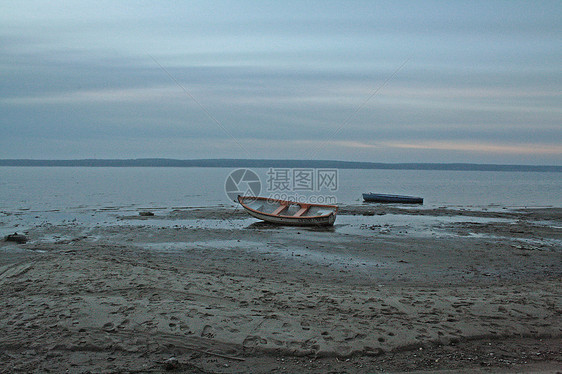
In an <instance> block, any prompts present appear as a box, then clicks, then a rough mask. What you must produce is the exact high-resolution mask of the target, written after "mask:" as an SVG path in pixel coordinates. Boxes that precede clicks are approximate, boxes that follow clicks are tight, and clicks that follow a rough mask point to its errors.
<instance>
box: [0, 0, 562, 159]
mask: <svg viewBox="0 0 562 374" xmlns="http://www.w3.org/2000/svg"><path fill="white" fill-rule="evenodd" d="M561 14H562V2H560V1H539V2H532V1H423V2H422V1H394V0H392V1H302V0H298V1H283V2H281V1H212V2H211V1H185V2H154V1H145V2H143V1H106V2H104V1H96V2H92V1H87V2H86V1H68V2H52V1H4V2H3V3H2V12H1V13H0V45H1V47H0V89H1V92H0V113H1V117H0V132H1V136H0V158H54V159H67V158H143V157H166V158H180V159H191V158H276V159H279V158H289V159H304V158H311V159H337V160H357V161H374V162H476V163H513V164H554V165H561V164H562V97H561V87H562V79H561V78H562V66H561V63H560V61H562V42H561V41H562V19H561V18H560V15H561Z"/></svg>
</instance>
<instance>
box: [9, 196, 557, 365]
mask: <svg viewBox="0 0 562 374" xmlns="http://www.w3.org/2000/svg"><path fill="white" fill-rule="evenodd" d="M81 214H82V213H81ZM24 216H25V214H24V213H21V212H20V213H17V214H16V213H14V212H2V216H0V225H1V227H2V228H3V230H4V231H7V230H10V231H12V229H14V228H15V229H18V230H19V231H22V232H23V233H25V235H26V236H27V237H28V238H29V241H28V242H27V243H25V244H14V243H12V242H1V243H0V293H1V295H2V297H1V298H0V372H2V373H4V372H5V373H12V372H38V373H39V372H41V373H42V372H65V371H68V372H73V373H85V372H135V373H138V372H141V373H144V372H146V373H152V372H164V371H169V370H176V371H177V372H193V373H243V372H252V373H269V372H280V373H283V372H288V373H296V372H306V373H329V372H338V373H340V372H344V373H372V372H436V371H437V372H544V373H550V372H552V373H556V372H557V370H560V367H561V365H562V351H561V348H560V347H561V346H562V339H561V336H562V322H561V311H562V296H561V293H560V289H561V286H562V284H561V283H562V282H561V279H562V277H561V276H562V209H558V208H541V209H523V208H521V209H497V210H495V211H482V210H475V211H471V210H464V209H447V208H443V209H428V210H424V209H423V208H421V209H420V208H416V209H402V208H399V207H387V206H367V205H358V206H346V207H342V209H341V214H340V215H339V216H338V220H337V221H336V225H335V226H334V227H333V228H331V229H303V228H294V227H277V226H271V225H267V224H263V223H259V222H258V221H256V220H254V219H251V218H248V217H247V216H246V215H245V214H244V213H243V212H241V211H240V210H235V209H233V208H228V207H217V208H213V209H204V208H188V207H184V208H170V209H161V210H158V211H156V212H155V215H154V216H146V215H143V216H141V215H139V214H137V213H135V212H119V211H118V212H112V215H111V216H108V215H107V212H86V213H85V214H83V216H81V215H80V214H77V215H76V217H74V218H72V217H68V214H66V213H65V218H64V220H57V219H56V218H55V216H56V215H53V214H52V212H51V213H45V214H43V213H40V212H39V213H38V212H33V213H29V216H30V217H27V218H26V217H24ZM31 216H33V217H31ZM86 216H87V219H86V218H84V217H86ZM108 217H109V218H108Z"/></svg>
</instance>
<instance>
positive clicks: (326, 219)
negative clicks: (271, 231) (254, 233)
mask: <svg viewBox="0 0 562 374" xmlns="http://www.w3.org/2000/svg"><path fill="white" fill-rule="evenodd" d="M248 201H250V202H255V201H260V202H267V204H273V205H275V204H277V206H274V208H275V207H277V209H275V210H278V211H279V212H278V213H275V212H273V213H267V212H263V211H260V210H257V209H255V208H252V206H251V204H248V203H247V202H248ZM238 202H239V203H240V205H242V207H243V208H244V209H245V210H246V212H248V214H250V215H251V216H252V217H255V218H257V219H260V220H262V221H266V222H270V223H274V224H278V225H289V226H332V225H333V224H334V223H335V221H336V213H337V206H335V205H319V204H301V203H295V202H291V201H284V200H271V199H266V198H260V197H258V198H254V197H251V198H250V197H242V196H239V197H238ZM291 205H292V206H297V207H298V208H297V209H299V211H300V210H301V209H302V210H303V211H310V212H312V211H314V210H315V209H320V210H323V211H324V213H323V214H313V215H299V214H298V213H294V214H287V212H288V209H285V210H284V211H285V213H282V211H283V210H282V209H279V207H283V206H285V207H289V206H291ZM305 214H306V213H305Z"/></svg>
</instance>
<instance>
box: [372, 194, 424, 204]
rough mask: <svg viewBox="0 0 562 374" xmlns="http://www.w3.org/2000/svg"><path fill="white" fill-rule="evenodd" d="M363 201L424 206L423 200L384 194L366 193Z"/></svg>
mask: <svg viewBox="0 0 562 374" xmlns="http://www.w3.org/2000/svg"><path fill="white" fill-rule="evenodd" d="M363 200H365V201H366V202H369V203H398V204H423V198H421V197H416V196H406V195H389V194H383V193H372V192H371V193H364V194H363Z"/></svg>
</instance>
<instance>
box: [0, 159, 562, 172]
mask: <svg viewBox="0 0 562 374" xmlns="http://www.w3.org/2000/svg"><path fill="white" fill-rule="evenodd" d="M0 166H34V167H212V168H219V167H223V168H229V167H239V168H334V169H387V170H458V171H522V172H562V166H556V165H507V164H470V163H378V162H358V161H335V160H253V159H195V160H178V159H166V158H139V159H80V160H36V159H0Z"/></svg>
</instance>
